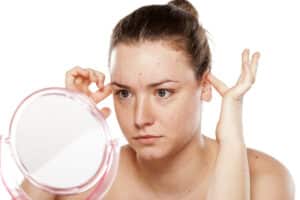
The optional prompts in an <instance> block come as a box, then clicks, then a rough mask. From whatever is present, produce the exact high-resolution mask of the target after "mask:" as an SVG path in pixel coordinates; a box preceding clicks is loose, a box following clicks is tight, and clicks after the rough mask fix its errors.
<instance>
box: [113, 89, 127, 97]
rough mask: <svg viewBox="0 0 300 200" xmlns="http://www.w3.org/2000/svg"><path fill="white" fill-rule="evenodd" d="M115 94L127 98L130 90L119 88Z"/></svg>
mask: <svg viewBox="0 0 300 200" xmlns="http://www.w3.org/2000/svg"><path fill="white" fill-rule="evenodd" d="M115 95H118V97H119V98H120V99H125V98H127V97H128V96H129V91H128V90H118V91H116V92H115Z"/></svg>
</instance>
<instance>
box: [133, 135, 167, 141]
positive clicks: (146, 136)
mask: <svg viewBox="0 0 300 200" xmlns="http://www.w3.org/2000/svg"><path fill="white" fill-rule="evenodd" d="M159 137H162V136H160V135H141V136H137V137H134V139H136V140H138V139H148V138H159Z"/></svg>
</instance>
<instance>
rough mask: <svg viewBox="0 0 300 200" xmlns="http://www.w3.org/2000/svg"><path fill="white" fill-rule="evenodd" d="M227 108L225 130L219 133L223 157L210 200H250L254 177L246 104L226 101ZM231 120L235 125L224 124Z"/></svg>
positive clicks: (220, 151) (220, 152)
mask: <svg viewBox="0 0 300 200" xmlns="http://www.w3.org/2000/svg"><path fill="white" fill-rule="evenodd" d="M223 104H224V105H223V110H222V112H223V113H222V114H221V115H222V116H223V119H222V120H223V121H222V122H221V124H222V126H219V127H218V130H217V132H218V133H217V135H218V138H217V141H218V143H219V153H218V157H217V160H216V165H215V171H214V174H213V176H212V180H211V185H210V189H209V193H208V198H207V199H208V200H219V199H222V200H250V177H249V176H250V175H249V167H248V158H247V149H246V145H245V143H244V139H243V128H242V104H241V103H239V102H235V101H232V102H228V101H227V102H226V100H225V101H224V102H223ZM229 115H230V116H229ZM228 119H230V120H231V121H226V122H224V120H228Z"/></svg>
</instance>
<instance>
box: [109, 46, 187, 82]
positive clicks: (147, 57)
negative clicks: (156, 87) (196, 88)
mask: <svg viewBox="0 0 300 200" xmlns="http://www.w3.org/2000/svg"><path fill="white" fill-rule="evenodd" d="M110 68H111V80H112V81H118V82H123V83H128V84H130V83H131V84H137V82H136V81H139V84H140V82H146V83H152V82H155V80H161V79H177V80H184V79H190V78H191V77H192V76H193V70H192V67H191V66H190V64H189V61H188V58H187V56H185V54H184V53H183V52H182V51H178V50H175V49H173V48H171V46H169V45H168V44H167V43H163V42H143V43H138V44H134V45H126V44H119V45H117V46H116V47H115V48H114V49H113V50H112V54H111V66H110Z"/></svg>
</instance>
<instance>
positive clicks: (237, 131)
mask: <svg viewBox="0 0 300 200" xmlns="http://www.w3.org/2000/svg"><path fill="white" fill-rule="evenodd" d="M259 57H260V53H259V52H255V53H254V54H253V55H252V58H251V60H249V49H244V51H243V52H242V70H241V75H240V77H239V79H238V81H237V83H236V84H235V85H234V86H233V87H230V88H229V87H227V86H226V84H225V83H223V82H222V81H221V80H219V79H218V78H216V77H215V76H214V75H212V74H211V73H209V74H208V75H207V80H208V81H209V82H210V83H211V84H212V86H213V87H214V88H215V89H216V90H217V92H218V93H219V94H220V95H221V96H222V107H221V114H220V118H219V121H218V124H217V129H216V136H217V137H216V139H217V141H218V142H224V141H229V142H232V141H238V142H243V129H242V103H243V97H244V95H245V93H246V92H247V91H248V90H249V89H250V87H251V86H252V85H253V84H254V82H255V77H256V70H257V65H258V60H259Z"/></svg>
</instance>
